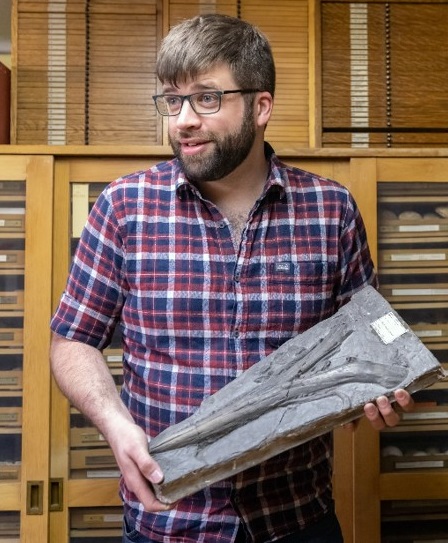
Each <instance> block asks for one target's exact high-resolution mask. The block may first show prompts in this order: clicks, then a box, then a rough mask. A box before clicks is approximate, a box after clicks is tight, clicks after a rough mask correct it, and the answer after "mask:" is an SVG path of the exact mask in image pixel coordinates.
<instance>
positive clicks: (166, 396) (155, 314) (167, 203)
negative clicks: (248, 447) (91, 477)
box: [52, 145, 376, 543]
mask: <svg viewBox="0 0 448 543" xmlns="http://www.w3.org/2000/svg"><path fill="white" fill-rule="evenodd" d="M266 153H267V155H268V158H269V160H270V174H269V177H268V179H267V182H266V185H265V188H264V191H263V194H262V195H261V196H260V198H259V199H258V200H257V202H256V203H255V205H254V206H253V209H252V210H251V212H250V215H249V217H248V220H247V224H246V227H245V230H244V232H243V235H242V239H241V243H240V245H239V247H238V248H235V245H234V242H233V240H232V234H231V230H230V225H229V221H228V220H227V219H226V218H225V217H223V216H222V215H221V213H220V212H219V210H218V209H217V208H216V207H215V206H214V205H213V204H212V203H211V202H209V201H207V200H205V199H203V198H202V197H201V195H200V193H199V192H198V190H197V189H196V188H195V187H194V186H193V185H192V184H190V183H189V182H188V180H187V179H185V177H184V175H183V173H182V171H181V170H180V166H179V163H178V161H177V160H175V159H174V160H171V161H168V162H164V163H161V164H159V165H157V166H155V167H153V168H151V169H150V170H149V171H145V172H138V173H135V174H133V175H130V176H127V177H123V178H121V179H118V180H116V181H115V182H113V183H111V184H110V185H109V186H108V187H107V188H106V189H105V191H104V192H103V194H102V195H101V196H100V197H99V199H98V201H97V202H96V204H95V206H94V208H93V210H92V212H91V214H90V217H89V220H88V223H87V225H86V228H85V229H84V232H83V234H82V237H81V240H80V243H79V245H78V249H77V252H76V255H75V258H74V261H73V265H72V269H71V273H70V277H69V280H68V284H67V288H66V291H65V292H64V294H63V296H62V298H61V302H60V305H59V308H58V309H57V311H56V313H55V315H54V317H53V320H52V329H53V330H54V331H55V332H56V333H58V334H60V335H62V336H65V337H67V338H71V339H74V340H77V341H81V342H85V343H87V344H89V345H92V346H94V347H96V348H98V349H103V348H104V347H106V346H107V345H108V343H109V342H110V339H111V336H112V333H113V330H114V327H115V326H116V324H117V323H120V325H121V328H122V333H123V350H124V358H123V364H124V385H123V389H122V398H123V401H124V403H125V404H126V406H127V407H128V409H129V410H130V412H131V413H132V415H133V417H134V419H135V421H136V422H137V424H139V425H140V426H141V427H142V428H143V429H144V430H145V431H146V432H147V434H148V435H149V436H155V435H157V434H158V433H159V432H161V431H162V430H164V429H165V428H166V427H167V426H168V425H172V424H175V423H177V422H180V421H181V420H182V419H184V418H185V417H187V416H189V415H191V414H192V413H193V412H194V411H195V409H196V408H197V407H198V406H199V405H200V404H201V402H202V401H203V400H204V398H206V397H207V396H209V395H210V394H213V393H215V392H216V391H218V390H219V389H221V388H222V387H223V386H225V385H226V384H227V383H228V382H229V381H231V380H232V379H234V378H235V377H236V376H237V375H239V374H240V373H241V372H243V371H244V370H246V369H247V368H249V367H250V366H252V365H253V364H255V363H256V362H258V361H259V360H260V359H261V358H262V357H264V356H267V355H268V354H269V353H271V352H272V351H273V350H274V349H276V348H278V347H279V346H280V345H281V344H282V343H284V342H285V341H287V340H288V339H290V338H291V337H293V336H295V335H296V334H299V333H300V332H303V331H305V330H306V329H308V328H310V327H311V326H313V325H314V324H316V323H317V322H319V321H321V320H322V319H325V318H327V317H330V316H331V315H333V314H334V313H335V312H336V311H337V309H338V308H339V307H340V306H341V305H343V304H344V303H346V302H347V301H348V300H349V299H350V297H351V296H352V295H353V294H354V293H355V292H356V291H358V290H360V289H362V288H363V287H364V286H365V285H366V284H372V283H373V284H376V276H375V272H374V270H373V265H372V262H371V259H370V255H369V250H368V247H367V242H366V235H365V229H364V226H363V223H362V219H361V217H360V215H359V212H358V209H357V207H356V205H355V203H354V201H353V199H352V198H351V196H350V194H349V193H348V191H347V190H346V189H345V188H344V187H342V186H341V185H339V184H337V183H335V182H334V181H331V180H328V179H324V178H321V177H318V176H317V175H314V174H311V173H309V172H305V171H302V170H300V169H294V168H290V167H287V166H286V165H284V164H282V163H281V162H280V161H279V160H278V158H277V157H276V156H275V154H274V153H273V151H272V149H271V148H270V146H269V145H266ZM121 493H122V496H123V499H124V503H125V513H126V515H127V518H128V519H129V520H130V522H131V524H134V525H135V528H136V529H137V530H138V531H140V532H141V533H142V534H144V535H146V536H148V537H149V538H150V539H151V540H152V541H157V542H163V541H170V542H174V541H178V542H205V543H214V542H231V541H233V539H234V537H235V535H236V532H237V528H238V525H239V522H240V521H241V520H242V521H243V522H244V524H245V527H246V529H247V530H248V531H249V532H250V533H251V535H252V537H253V539H254V541H256V542H264V541H267V540H275V539H277V538H279V537H282V536H284V535H286V534H288V533H290V532H293V531H296V530H297V529H298V528H301V527H304V526H308V525H310V524H312V523H313V522H316V521H317V520H318V519H319V518H320V517H321V516H322V515H323V514H324V513H325V512H326V511H327V510H328V509H330V508H331V507H332V506H333V502H332V497H331V436H330V435H328V434H327V435H324V436H321V437H319V438H317V439H314V440H312V441H310V442H308V443H305V444H304V445H301V446H299V447H297V448H295V449H293V450H290V451H288V452H286V453H282V454H281V455H278V456H276V457H274V458H272V459H271V460H269V461H267V462H264V463H262V464H260V465H258V466H255V467H253V468H251V469H249V470H247V471H245V472H243V473H241V474H239V475H236V476H235V477H234V478H233V479H231V480H226V481H222V482H220V483H217V484H214V485H213V486H211V487H209V488H206V489H205V490H203V491H201V492H198V493H196V494H195V495H193V496H191V497H190V498H186V499H184V500H182V501H180V502H179V504H178V506H177V507H176V508H175V509H174V510H172V511H169V512H163V513H158V514H149V513H147V512H145V511H143V509H142V507H141V505H140V504H139V503H138V501H137V499H136V497H135V496H134V495H133V494H132V493H130V492H129V491H128V490H127V489H126V487H125V486H124V484H123V483H122V485H121Z"/></svg>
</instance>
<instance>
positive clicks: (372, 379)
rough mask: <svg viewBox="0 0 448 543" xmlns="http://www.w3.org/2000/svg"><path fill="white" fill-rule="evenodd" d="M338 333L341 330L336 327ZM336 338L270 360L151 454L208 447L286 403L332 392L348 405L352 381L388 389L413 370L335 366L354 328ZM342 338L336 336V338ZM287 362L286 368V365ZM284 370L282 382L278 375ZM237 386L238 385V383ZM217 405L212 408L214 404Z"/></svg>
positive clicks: (351, 362) (349, 361)
mask: <svg viewBox="0 0 448 543" xmlns="http://www.w3.org/2000/svg"><path fill="white" fill-rule="evenodd" d="M336 332H337V331H336ZM340 332H341V336H339V337H338V333H335V334H334V335H333V338H330V340H328V338H319V340H318V342H317V343H316V344H315V345H314V346H313V347H312V348H311V349H310V350H307V351H306V350H304V349H301V350H300V351H299V352H297V353H295V354H294V356H293V357H292V358H290V360H287V361H286V362H287V363H286V364H285V363H283V364H278V365H276V364H271V365H270V366H269V371H267V372H266V374H263V372H262V373H261V377H260V378H259V379H258V382H254V386H253V387H252V388H251V390H249V391H247V390H244V392H243V393H241V394H240V395H234V394H231V390H230V388H228V392H229V394H228V395H227V398H226V399H227V402H225V403H224V402H216V401H215V400H216V398H213V399H210V398H209V400H211V401H209V403H208V405H207V404H206V405H207V407H208V409H207V410H205V409H204V407H205V405H204V404H203V407H202V409H201V407H200V408H199V409H198V410H197V411H196V412H195V413H194V414H193V415H192V416H190V417H188V418H187V419H185V420H184V421H182V422H180V423H178V424H176V425H175V426H171V427H170V428H168V429H167V430H165V431H164V432H162V433H161V434H159V436H157V437H156V438H155V439H154V440H153V441H152V442H151V452H152V453H160V452H164V451H167V450H170V449H175V448H179V447H184V446H186V445H191V444H193V443H198V444H200V446H203V445H204V444H205V443H207V442H209V441H210V440H212V439H213V438H216V437H218V436H222V435H226V434H228V433H230V432H231V431H233V430H234V429H236V428H238V427H239V426H241V425H242V424H247V422H248V421H250V420H253V419H255V418H258V417H260V416H261V415H262V414H263V413H264V412H266V411H268V410H271V411H272V410H274V409H277V408H280V407H287V406H288V405H291V404H299V403H301V402H307V401H309V398H310V397H311V396H312V397H313V400H318V399H325V398H330V397H331V396H333V395H337V396H339V397H340V398H341V399H343V402H344V404H345V407H347V408H348V407H349V406H350V399H349V398H348V397H347V396H345V395H344V394H342V393H341V392H339V391H338V389H339V388H340V387H341V385H343V384H347V383H378V384H380V383H381V384H382V385H384V386H386V387H387V388H394V387H398V386H399V385H400V383H402V382H403V380H404V379H405V378H406V376H407V374H408V369H407V368H406V367H405V366H401V365H398V364H394V365H391V364H388V365H386V364H382V363H380V362H375V361H372V360H363V359H357V358H355V357H353V356H348V357H345V358H343V359H342V362H341V361H339V363H338V365H336V366H335V367H333V366H332V365H331V362H332V360H334V359H336V358H337V357H338V355H339V354H340V351H341V348H342V346H343V344H344V342H345V341H346V340H347V339H348V338H349V337H350V336H351V335H352V333H353V331H352V330H350V331H348V332H347V331H345V333H344V332H343V331H342V330H340ZM336 338H337V339H336ZM285 366H287V367H285ZM280 374H281V381H280V382H279V379H278V376H279V375H280ZM235 388H236V387H235ZM212 402H213V403H215V404H216V405H214V409H212V410H210V404H211V403H212Z"/></svg>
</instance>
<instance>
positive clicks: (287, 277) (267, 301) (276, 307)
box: [249, 260, 337, 348]
mask: <svg viewBox="0 0 448 543" xmlns="http://www.w3.org/2000/svg"><path fill="white" fill-rule="evenodd" d="M336 281H337V270H336V264H334V263H332V262H328V261H326V260H296V261H291V260H281V261H276V262H272V263H269V264H268V265H267V267H266V276H265V278H264V279H263V278H262V277H260V282H259V285H258V288H259V289H260V299H261V300H262V303H261V304H260V305H259V306H258V307H257V306H256V303H255V304H253V307H252V308H250V309H249V327H251V328H252V327H253V329H255V327H256V326H257V322H256V317H255V315H257V312H258V319H259V321H258V326H259V330H260V331H261V332H263V331H265V333H266V340H267V342H268V344H269V345H270V346H271V347H274V348H276V347H279V346H280V345H281V344H282V343H284V342H285V341H287V340H288V339H290V338H291V337H293V336H295V335H297V334H299V333H301V332H304V331H305V330H307V329H308V328H310V327H311V326H313V325H314V324H316V323H318V322H320V321H321V320H323V319H325V318H328V317H329V316H331V315H332V314H333V313H334V311H335V288H336ZM251 282H252V287H253V286H254V283H255V277H252V280H251ZM256 299H257V297H256V296H254V300H256ZM249 305H251V304H249ZM257 310H258V311H257ZM251 315H252V317H251Z"/></svg>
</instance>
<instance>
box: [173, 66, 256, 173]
mask: <svg viewBox="0 0 448 543" xmlns="http://www.w3.org/2000/svg"><path fill="white" fill-rule="evenodd" d="M234 89H238V86H237V85H236V84H235V82H234V80H233V77H232V75H231V73H230V70H229V69H228V68H226V67H219V68H216V69H214V70H210V71H209V72H207V73H204V74H202V75H200V76H198V78H197V79H195V80H194V81H188V82H186V83H183V84H181V85H179V88H177V87H168V86H166V87H164V90H163V92H164V93H170V94H179V95H185V94H192V93H194V92H201V91H212V90H221V91H222V90H234ZM168 124H169V131H168V132H169V140H170V144H171V147H172V148H173V152H174V154H175V156H176V157H177V158H178V159H179V160H180V162H181V164H182V168H183V170H184V172H185V175H186V176H187V178H188V179H189V180H190V181H192V182H204V181H216V180H219V179H222V178H224V177H226V176H227V175H229V174H230V173H231V172H233V170H235V168H237V167H238V166H239V165H240V164H241V163H242V162H243V161H244V160H245V159H246V157H247V156H248V154H249V152H250V150H251V148H252V146H253V143H254V140H255V135H256V125H255V121H254V114H253V110H252V108H250V107H245V102H244V98H243V95H242V94H239V93H236V94H225V95H223V96H222V98H221V109H220V110H219V111H218V112H217V113H212V114H210V115H200V114H197V113H195V112H194V111H193V109H192V107H191V105H190V103H189V102H188V100H185V101H184V103H183V106H182V110H181V112H180V113H179V115H177V116H173V117H169V121H168Z"/></svg>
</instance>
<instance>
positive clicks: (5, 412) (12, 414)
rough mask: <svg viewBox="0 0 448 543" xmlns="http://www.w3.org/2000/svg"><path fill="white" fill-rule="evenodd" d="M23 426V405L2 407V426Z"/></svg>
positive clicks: (0, 423)
mask: <svg viewBox="0 0 448 543" xmlns="http://www.w3.org/2000/svg"><path fill="white" fill-rule="evenodd" d="M20 426H22V408H21V407H0V428H17V427H20Z"/></svg>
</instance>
